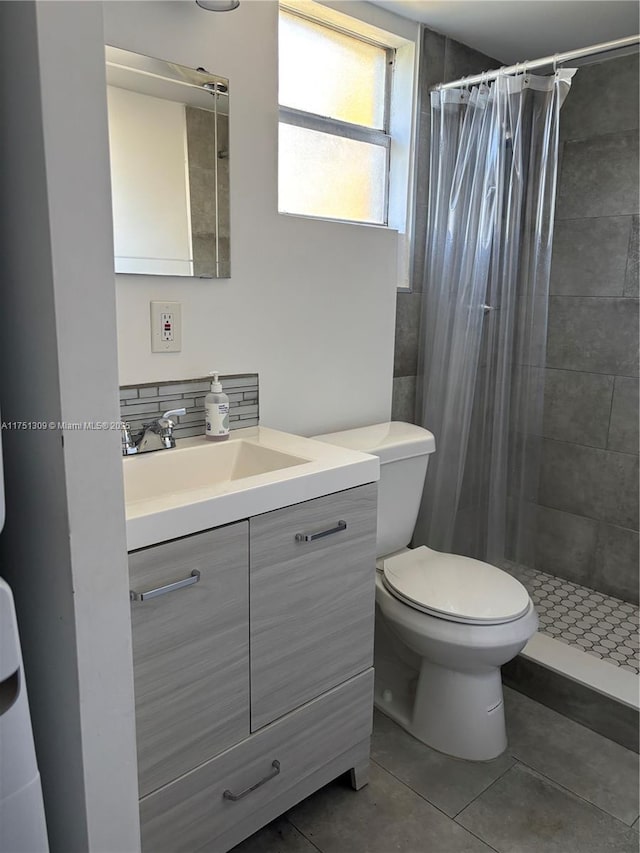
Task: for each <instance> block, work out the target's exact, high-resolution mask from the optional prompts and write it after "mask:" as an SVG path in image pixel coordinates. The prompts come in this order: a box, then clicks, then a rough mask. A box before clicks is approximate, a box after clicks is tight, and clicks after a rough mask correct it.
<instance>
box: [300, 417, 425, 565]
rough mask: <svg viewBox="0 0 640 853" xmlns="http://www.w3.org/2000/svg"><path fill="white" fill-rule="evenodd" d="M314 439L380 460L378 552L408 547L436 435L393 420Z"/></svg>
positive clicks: (388, 552)
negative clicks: (358, 451) (376, 457)
mask: <svg viewBox="0 0 640 853" xmlns="http://www.w3.org/2000/svg"><path fill="white" fill-rule="evenodd" d="M313 438H314V439H315V440H316V441H325V442H327V443H328V444H336V445H338V446H339V447H348V448H350V449H351V450H360V451H362V453H371V454H372V455H374V456H378V457H379V459H380V482H379V484H378V540H377V549H376V553H377V556H378V557H383V556H385V555H386V554H392V553H393V552H394V551H399V550H400V549H401V548H406V546H407V545H408V544H409V542H410V541H411V537H412V536H413V530H414V528H415V526H416V519H417V517H418V510H419V508H420V499H421V498H422V489H423V486H424V478H425V475H426V473H427V464H428V462H429V454H430V453H433V451H434V450H435V449H436V442H435V438H434V437H433V434H432V433H430V432H429V431H428V430H426V429H423V428H422V427H419V426H415V425H414V424H405V423H401V422H399V421H390V422H387V423H382V424H374V425H373V426H366V427H361V428H359V429H347V430H343V431H342V432H332V433H327V434H325V435H315V436H313Z"/></svg>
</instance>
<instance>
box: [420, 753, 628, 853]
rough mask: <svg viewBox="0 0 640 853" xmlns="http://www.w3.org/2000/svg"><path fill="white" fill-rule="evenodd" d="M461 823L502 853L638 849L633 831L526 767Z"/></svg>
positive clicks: (603, 852) (510, 773) (517, 768)
mask: <svg viewBox="0 0 640 853" xmlns="http://www.w3.org/2000/svg"><path fill="white" fill-rule="evenodd" d="M457 820H458V822H459V823H460V824H461V825H462V826H466V827H467V828H468V829H470V830H471V831H472V832H473V833H474V834H475V835H478V836H479V837H480V838H482V839H484V841H486V842H487V844H490V845H491V846H492V847H493V848H494V849H495V850H497V851H499V853H637V850H638V835H637V833H636V832H635V830H633V829H631V827H628V826H625V825H624V824H623V823H621V822H620V821H618V820H616V819H615V818H613V817H611V816H610V815H608V814H607V813H606V812H603V811H601V810H600V809H598V808H596V806H592V805H591V804H590V803H587V802H585V801H584V800H581V799H580V798H579V797H576V796H574V795H573V794H570V793H568V792H567V791H564V790H563V789H562V788H559V787H558V786H556V785H554V784H553V783H552V782H549V781H547V780H546V779H544V778H542V777H541V776H539V775H538V774H537V773H534V772H533V771H531V770H528V769H527V768H525V767H523V766H522V765H520V764H517V765H516V766H515V767H513V768H512V769H511V770H509V771H507V773H505V775H504V776H502V777H501V778H500V779H499V780H498V781H497V782H496V783H495V784H494V785H492V786H491V787H490V788H489V789H488V790H487V791H485V792H484V794H482V795H481V796H480V797H478V799H477V800H475V801H474V802H473V803H471V805H470V806H468V807H467V808H466V809H465V810H464V811H463V812H462V814H461V815H459V816H458V818H457ZM435 849H437V848H435Z"/></svg>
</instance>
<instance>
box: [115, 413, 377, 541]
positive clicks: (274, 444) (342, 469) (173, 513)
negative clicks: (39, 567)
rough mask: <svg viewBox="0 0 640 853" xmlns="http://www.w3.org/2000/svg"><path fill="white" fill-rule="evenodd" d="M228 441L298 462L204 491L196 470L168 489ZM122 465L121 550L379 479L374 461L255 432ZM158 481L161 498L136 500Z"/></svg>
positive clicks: (186, 443)
mask: <svg viewBox="0 0 640 853" xmlns="http://www.w3.org/2000/svg"><path fill="white" fill-rule="evenodd" d="M232 442H247V443H249V444H251V445H257V446H258V447H259V448H265V449H267V450H271V451H276V452H277V453H285V454H289V455H291V456H294V457H298V460H302V461H298V460H296V464H291V465H290V466H289V467H284V468H280V469H278V470H275V471H269V472H267V473H261V474H255V475H251V476H242V477H240V478H236V479H225V480H223V481H222V482H215V483H211V484H208V483H207V484H203V480H206V476H203V473H202V470H200V472H199V476H197V477H195V479H194V484H195V485H194V487H190V485H189V482H188V480H187V482H186V484H185V483H181V484H180V485H179V486H178V487H176V488H172V482H178V477H176V476H175V475H176V473H181V472H182V471H183V470H186V469H187V468H188V467H189V465H190V466H191V468H193V463H194V461H195V462H196V463H197V464H199V462H200V460H202V459H204V458H205V457H206V460H207V462H208V463H211V464H212V465H213V466H214V468H215V464H216V449H217V448H221V447H222V446H223V445H225V446H226V450H224V451H223V453H225V455H226V456H229V455H230V452H232V451H233V450H234V449H235V448H233V447H230V446H229V445H231V443H232ZM122 462H123V469H124V479H125V506H126V519H127V548H128V550H129V551H133V550H135V549H137V548H144V547H146V546H149V545H155V544H157V543H158V542H164V541H167V540H169V539H176V538H178V537H180V536H186V535H188V534H190V533H197V532H199V531H201V530H207V529H209V528H211V527H217V526H219V525H221V524H230V523H231V522H234V521H239V520H240V519H243V518H249V517H250V516H253V515H259V514H260V513H263V512H270V511H271V510H274V509H280V508H281V507H284V506H289V505H291V504H295V503H301V502H302V501H307V500H312V499H313V498H318V497H322V496H323V495H328V494H331V493H332V492H340V491H343V490H345V489H351V488H354V487H355V486H361V485H364V484H365V483H371V482H374V481H376V480H378V479H379V476H380V467H379V460H378V458H377V457H376V456H370V455H368V454H366V453H360V452H358V451H356V450H350V449H348V448H344V447H336V446H334V445H331V444H326V443H323V442H320V441H314V440H313V439H310V438H302V437H301V436H297V435H291V434H289V433H285V432H280V431H279V430H273V429H269V428H268V427H261V426H260V427H250V428H248V429H239V430H233V431H232V432H231V434H230V436H229V439H228V440H227V441H225V442H210V441H207V439H205V438H204V436H202V437H197V438H187V439H183V440H178V441H177V443H176V447H175V448H174V449H171V450H159V451H155V452H153V453H144V454H140V455H136V456H131V457H125V458H123V460H122ZM136 466H138V467H136ZM182 466H184V468H183V467H182ZM159 475H160V479H161V482H162V491H161V492H159V491H158V489H157V488H156V492H158V493H157V494H155V495H153V496H151V497H150V496H148V495H147V496H144V497H136V495H137V494H138V495H139V494H144V493H145V490H144V489H139V488H137V485H139V484H140V482H142V483H143V485H144V480H145V478H148V479H149V481H157V480H158V478H159ZM235 476H236V477H237V475H235ZM165 487H166V491H164V489H165ZM151 491H153V490H151Z"/></svg>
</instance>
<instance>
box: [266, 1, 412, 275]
mask: <svg viewBox="0 0 640 853" xmlns="http://www.w3.org/2000/svg"><path fill="white" fill-rule="evenodd" d="M280 8H281V9H282V10H283V11H285V12H289V13H291V14H294V15H298V16H299V17H303V18H307V19H308V20H310V21H314V22H316V23H319V24H322V25H324V26H329V27H331V28H333V29H336V30H338V31H342V32H345V33H346V34H348V35H351V36H354V37H355V38H359V39H361V40H363V41H369V42H370V43H372V44H375V45H376V46H377V47H383V48H385V49H387V50H390V51H393V54H394V61H393V66H392V68H391V69H390V71H389V72H388V73H387V75H386V82H387V90H388V91H387V99H386V103H387V115H386V120H385V130H386V132H387V135H388V137H389V148H388V152H389V153H388V158H389V159H388V170H387V181H386V196H385V209H386V224H384V225H381V224H379V223H366V222H362V221H355V222H354V221H352V220H339V219H333V220H331V221H333V222H341V221H342V222H345V224H352V225H356V226H360V227H366V228H389V229H390V230H394V231H397V232H398V263H397V287H398V290H401V291H410V290H411V282H410V272H411V237H412V232H413V209H414V204H413V202H414V193H415V186H414V183H415V168H414V151H415V138H416V133H417V123H418V106H417V104H418V97H417V86H418V63H419V51H420V41H421V39H420V32H421V28H420V25H419V24H418V23H416V22H414V21H409V20H407V19H406V18H402V17H400V16H399V15H395V14H394V13H393V12H389V11H387V10H386V9H383V8H381V7H379V6H374V5H372V4H370V3H365V2H362V0H281V2H280ZM280 110H281V111H283V113H284V112H286V113H289V108H287V107H280ZM292 112H296V113H298V112H301V113H302V112H303V111H297V110H296V111H292ZM306 115H312V114H309V113H307V114H306ZM288 118H290V114H289V115H287V116H286V118H281V119H280V120H281V121H285V122H287V123H293V122H288V121H287V119H288ZM317 118H318V119H320V120H323V119H324V117H323V116H318V117H317ZM326 121H329V122H333V121H336V123H339V124H341V125H346V126H347V127H360V126H359V125H349V123H348V122H338V121H337V120H333V119H326ZM296 123H297V122H296ZM313 129H321V128H320V127H316V126H314V128H313ZM330 132H331V131H330ZM340 135H343V134H340ZM367 141H370V140H367ZM282 215H283V216H303V217H306V218H309V219H319V218H322V217H314V216H311V215H306V214H288V213H283V214H282Z"/></svg>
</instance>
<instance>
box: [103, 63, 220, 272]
mask: <svg viewBox="0 0 640 853" xmlns="http://www.w3.org/2000/svg"><path fill="white" fill-rule="evenodd" d="M105 51H106V66H107V103H108V110H109V150H110V158H111V194H112V201H113V231H114V258H115V271H116V272H117V273H134V274H143V275H172V276H174V275H177V276H194V277H196V278H230V276H231V265H230V236H231V235H230V222H229V81H228V80H227V79H226V78H224V77H218V76H217V75H215V74H210V73H209V72H207V71H204V70H203V69H198V70H195V69H193V68H187V67H186V66H183V65H176V64H174V63H172V62H165V61H164V60H162V59H153V58H151V57H149V56H142V55H140V54H137V53H131V52H130V51H128V50H121V49H120V48H116V47H110V46H107V47H106V49H105Z"/></svg>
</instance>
